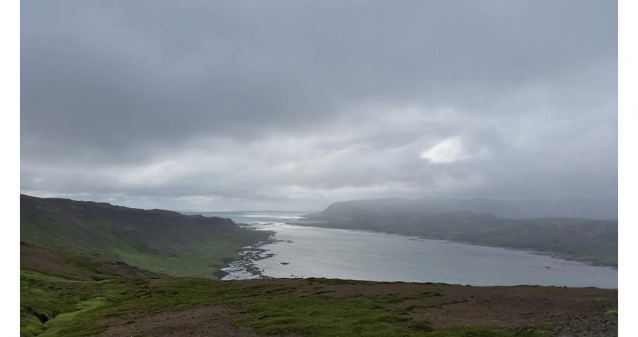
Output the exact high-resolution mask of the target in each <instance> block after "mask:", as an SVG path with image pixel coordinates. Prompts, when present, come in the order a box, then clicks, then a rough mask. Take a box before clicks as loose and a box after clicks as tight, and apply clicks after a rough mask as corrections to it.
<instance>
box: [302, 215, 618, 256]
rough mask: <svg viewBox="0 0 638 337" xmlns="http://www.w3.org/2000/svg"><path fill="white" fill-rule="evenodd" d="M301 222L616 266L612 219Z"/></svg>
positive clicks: (418, 217) (366, 218)
mask: <svg viewBox="0 0 638 337" xmlns="http://www.w3.org/2000/svg"><path fill="white" fill-rule="evenodd" d="M300 225H304V226H315V227H326V228H342V229H354V230H371V231H377V232H384V233H392V234H401V235H409V236H418V237H422V238H427V239H440V240H449V241H456V242H467V243H472V244H479V245H487V246H495V247H505V248H517V249H526V250H536V251H539V252H546V253H551V254H556V255H559V256H562V257H567V258H571V259H575V260H579V261H586V262H594V263H597V264H602V265H609V266H617V265H618V220H599V219H579V218H537V219H506V218H500V217H496V216H494V215H491V214H486V213H484V214H475V213H472V212H467V211H462V212H447V213H420V212H403V213H393V214H378V213H372V212H368V213H366V214H361V215H357V216H355V217H354V218H352V219H345V220H332V221H327V222H317V223H310V222H304V223H300Z"/></svg>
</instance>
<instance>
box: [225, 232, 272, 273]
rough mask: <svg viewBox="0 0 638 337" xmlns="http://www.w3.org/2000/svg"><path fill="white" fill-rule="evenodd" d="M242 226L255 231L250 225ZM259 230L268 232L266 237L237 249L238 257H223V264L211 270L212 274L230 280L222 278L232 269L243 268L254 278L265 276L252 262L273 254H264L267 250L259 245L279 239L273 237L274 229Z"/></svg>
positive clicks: (231, 271)
mask: <svg viewBox="0 0 638 337" xmlns="http://www.w3.org/2000/svg"><path fill="white" fill-rule="evenodd" d="M239 225H249V224H239ZM244 228H247V229H250V230H254V231H256V229H252V228H250V226H246V227H244ZM261 232H266V233H268V234H267V235H268V237H267V238H266V239H264V240H261V241H259V242H256V243H254V244H252V245H248V246H244V247H242V248H241V249H239V251H238V252H237V253H238V255H239V258H238V259H234V258H224V259H223V262H224V264H225V265H224V266H223V267H222V268H220V269H218V270H216V271H215V272H213V275H214V276H216V277H217V278H218V279H219V280H220V281H232V280H233V279H231V280H225V279H224V278H225V277H226V276H228V275H230V274H231V273H233V271H238V270H241V269H243V270H244V271H245V272H246V273H248V274H251V275H252V276H257V277H256V278H267V277H265V276H263V275H262V271H261V270H260V269H259V268H257V267H256V266H255V265H254V262H255V261H259V260H262V259H266V258H269V257H271V256H273V254H264V253H266V252H267V251H268V250H266V249H263V248H260V247H262V246H265V245H268V244H272V243H276V242H278V241H279V240H275V239H274V236H275V232H274V231H261ZM232 269H235V270H232Z"/></svg>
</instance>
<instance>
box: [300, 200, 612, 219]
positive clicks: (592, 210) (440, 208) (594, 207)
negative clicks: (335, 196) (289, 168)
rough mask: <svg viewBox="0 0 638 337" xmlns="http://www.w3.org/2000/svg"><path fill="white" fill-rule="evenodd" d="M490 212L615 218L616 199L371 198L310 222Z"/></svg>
mask: <svg viewBox="0 0 638 337" xmlns="http://www.w3.org/2000/svg"><path fill="white" fill-rule="evenodd" d="M461 211H467V212H473V213H478V214H481V213H489V214H493V215H495V216H499V217H503V218H510V219H525V218H547V217H560V218H586V219H618V199H598V200H588V199H583V200H496V199H446V198H421V199H401V198H392V199H370V200H352V201H344V202H337V203H334V204H332V205H330V206H328V208H326V209H325V210H324V211H322V212H319V213H315V214H309V215H308V216H307V217H308V218H309V219H317V220H349V219H352V218H354V217H356V216H360V215H367V214H376V215H391V214H395V213H413V212H419V213H447V212H461Z"/></svg>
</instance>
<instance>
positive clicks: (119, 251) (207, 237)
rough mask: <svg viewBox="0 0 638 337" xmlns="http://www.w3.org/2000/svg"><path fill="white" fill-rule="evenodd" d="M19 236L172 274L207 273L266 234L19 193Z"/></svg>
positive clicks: (226, 222) (217, 221)
mask: <svg viewBox="0 0 638 337" xmlns="http://www.w3.org/2000/svg"><path fill="white" fill-rule="evenodd" d="M20 198H21V207H20V240H21V241H24V242H28V243H32V244H36V245H39V246H43V247H53V248H59V249H64V250H69V251H73V252H76V253H80V254H85V255H87V254H88V255H93V256H99V257H102V258H105V259H115V260H122V261H124V262H126V263H128V264H130V265H133V266H137V267H140V268H143V269H147V270H150V271H154V272H158V273H165V274H168V275H173V276H196V277H211V278H214V276H213V273H214V272H215V271H216V270H218V269H219V268H220V267H222V266H223V265H224V261H226V260H229V259H237V258H238V255H237V252H238V251H239V249H240V248H241V247H243V246H245V245H250V244H253V243H256V242H258V241H261V240H264V239H265V238H266V237H267V235H268V234H267V233H265V232H257V231H251V230H247V229H242V228H240V227H239V226H237V225H236V224H235V223H234V222H232V220H230V219H222V218H207V217H203V216H187V215H182V214H180V213H177V212H170V211H161V210H139V209H132V208H126V207H119V206H112V205H110V204H104V203H94V202H78V201H72V200H65V199H41V198H34V197H30V196H25V195H21V196H20Z"/></svg>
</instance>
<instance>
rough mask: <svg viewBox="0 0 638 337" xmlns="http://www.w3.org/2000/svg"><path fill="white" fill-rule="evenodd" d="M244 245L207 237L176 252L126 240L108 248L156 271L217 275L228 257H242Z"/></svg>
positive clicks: (190, 274)
mask: <svg viewBox="0 0 638 337" xmlns="http://www.w3.org/2000/svg"><path fill="white" fill-rule="evenodd" d="M240 249H241V246H240V245H238V244H236V243H234V242H231V241H227V240H208V241H205V242H201V243H197V244H194V245H192V246H190V247H188V248H177V249H174V251H173V253H156V252H149V251H142V250H139V249H135V248H134V247H131V246H130V245H127V244H126V243H124V242H121V243H119V244H118V245H115V246H113V247H111V248H110V249H109V250H110V252H112V253H113V254H115V255H117V256H118V257H119V258H120V259H121V260H122V261H124V262H126V263H128V264H130V265H132V266H136V267H139V268H142V269H146V270H149V271H152V272H155V273H160V274H165V275H171V276H185V277H202V278H216V277H215V276H214V275H213V273H214V272H215V271H216V270H219V269H221V268H222V267H224V265H225V262H224V261H225V260H236V259H239V255H238V252H239V250H240Z"/></svg>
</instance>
